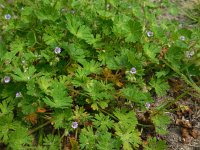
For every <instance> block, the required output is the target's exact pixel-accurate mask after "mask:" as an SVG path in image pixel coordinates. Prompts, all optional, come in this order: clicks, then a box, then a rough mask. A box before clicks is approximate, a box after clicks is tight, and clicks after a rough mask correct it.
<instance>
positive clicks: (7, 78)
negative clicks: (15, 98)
mask: <svg viewBox="0 0 200 150" xmlns="http://www.w3.org/2000/svg"><path fill="white" fill-rule="evenodd" d="M3 80H4V83H9V82H10V80H11V78H10V77H9V76H5V77H4V79H3Z"/></svg>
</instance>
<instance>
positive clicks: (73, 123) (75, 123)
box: [72, 121, 78, 129]
mask: <svg viewBox="0 0 200 150" xmlns="http://www.w3.org/2000/svg"><path fill="white" fill-rule="evenodd" d="M72 128H74V129H76V128H78V122H76V121H75V122H72Z"/></svg>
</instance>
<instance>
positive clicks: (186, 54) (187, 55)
mask: <svg viewBox="0 0 200 150" xmlns="http://www.w3.org/2000/svg"><path fill="white" fill-rule="evenodd" d="M193 55H194V51H186V52H185V56H186V57H187V58H191V57H192V56H193Z"/></svg>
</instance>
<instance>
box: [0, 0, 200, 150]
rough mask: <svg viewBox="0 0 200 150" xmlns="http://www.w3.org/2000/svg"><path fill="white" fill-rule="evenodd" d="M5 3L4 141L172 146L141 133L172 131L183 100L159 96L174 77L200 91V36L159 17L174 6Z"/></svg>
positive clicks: (1, 49) (39, 0)
mask: <svg viewBox="0 0 200 150" xmlns="http://www.w3.org/2000/svg"><path fill="white" fill-rule="evenodd" d="M0 2H1V6H0V7H1V8H0V14H1V19H0V20H1V23H0V26H1V29H0V30H1V33H0V37H1V38H0V78H1V84H0V102H1V103H0V131H1V132H0V142H1V143H3V144H5V145H6V146H7V147H8V148H10V149H31V148H33V149H62V148H63V147H68V148H69V147H70V148H72V149H89V150H90V149H102V150H106V149H121V148H123V149H125V150H131V149H137V148H144V149H154V148H155V143H157V142H158V145H159V146H158V147H157V149H165V148H166V146H165V142H163V141H162V140H158V139H156V138H155V137H150V138H149V139H148V140H147V141H148V144H147V145H145V144H144V142H143V140H142V138H141V134H142V132H143V131H144V130H145V129H152V127H153V132H154V135H155V134H164V133H165V132H164V131H166V128H167V125H168V124H169V123H170V119H169V117H168V116H167V115H166V113H165V112H167V110H166V108H169V106H170V105H172V104H173V103H172V102H170V101H168V100H166V101H165V102H166V103H165V102H163V103H161V104H159V106H157V107H149V105H151V104H150V103H154V102H155V99H154V98H155V97H162V96H165V95H167V93H168V91H169V89H170V86H169V84H168V79H170V78H173V77H180V78H182V80H183V81H185V82H186V83H187V84H188V87H189V88H188V89H187V90H188V91H187V94H188V93H190V91H191V90H195V91H196V94H200V88H199V87H198V82H199V73H200V69H199V63H196V62H197V61H198V59H199V51H198V50H199V44H198V41H199V39H200V33H199V32H196V31H195V29H186V28H183V29H179V27H178V25H177V22H171V21H167V20H158V16H159V14H160V13H162V5H169V3H167V2H165V3H160V2H155V3H153V2H149V1H148V0H144V1H137V0H134V1H132V0H123V1H117V0H99V1H96V0H81V1H78V0H70V1H64V0H60V1H57V0H34V1H33V0H27V1H22V0H16V1H11V2H7V1H3V0H1V1H0ZM173 9H174V6H173ZM198 31H199V30H198ZM193 51H194V53H192V52H193ZM188 54H189V55H188ZM177 100H179V98H177V99H175V100H174V101H173V102H174V103H175V102H176V101H177ZM147 104H148V105H147ZM139 112H140V113H142V115H144V118H143V119H141V118H140V117H139V116H138V113H139ZM145 115H148V116H145ZM154 135H152V136H154ZM33 141H34V142H33ZM66 143H67V144H66Z"/></svg>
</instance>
